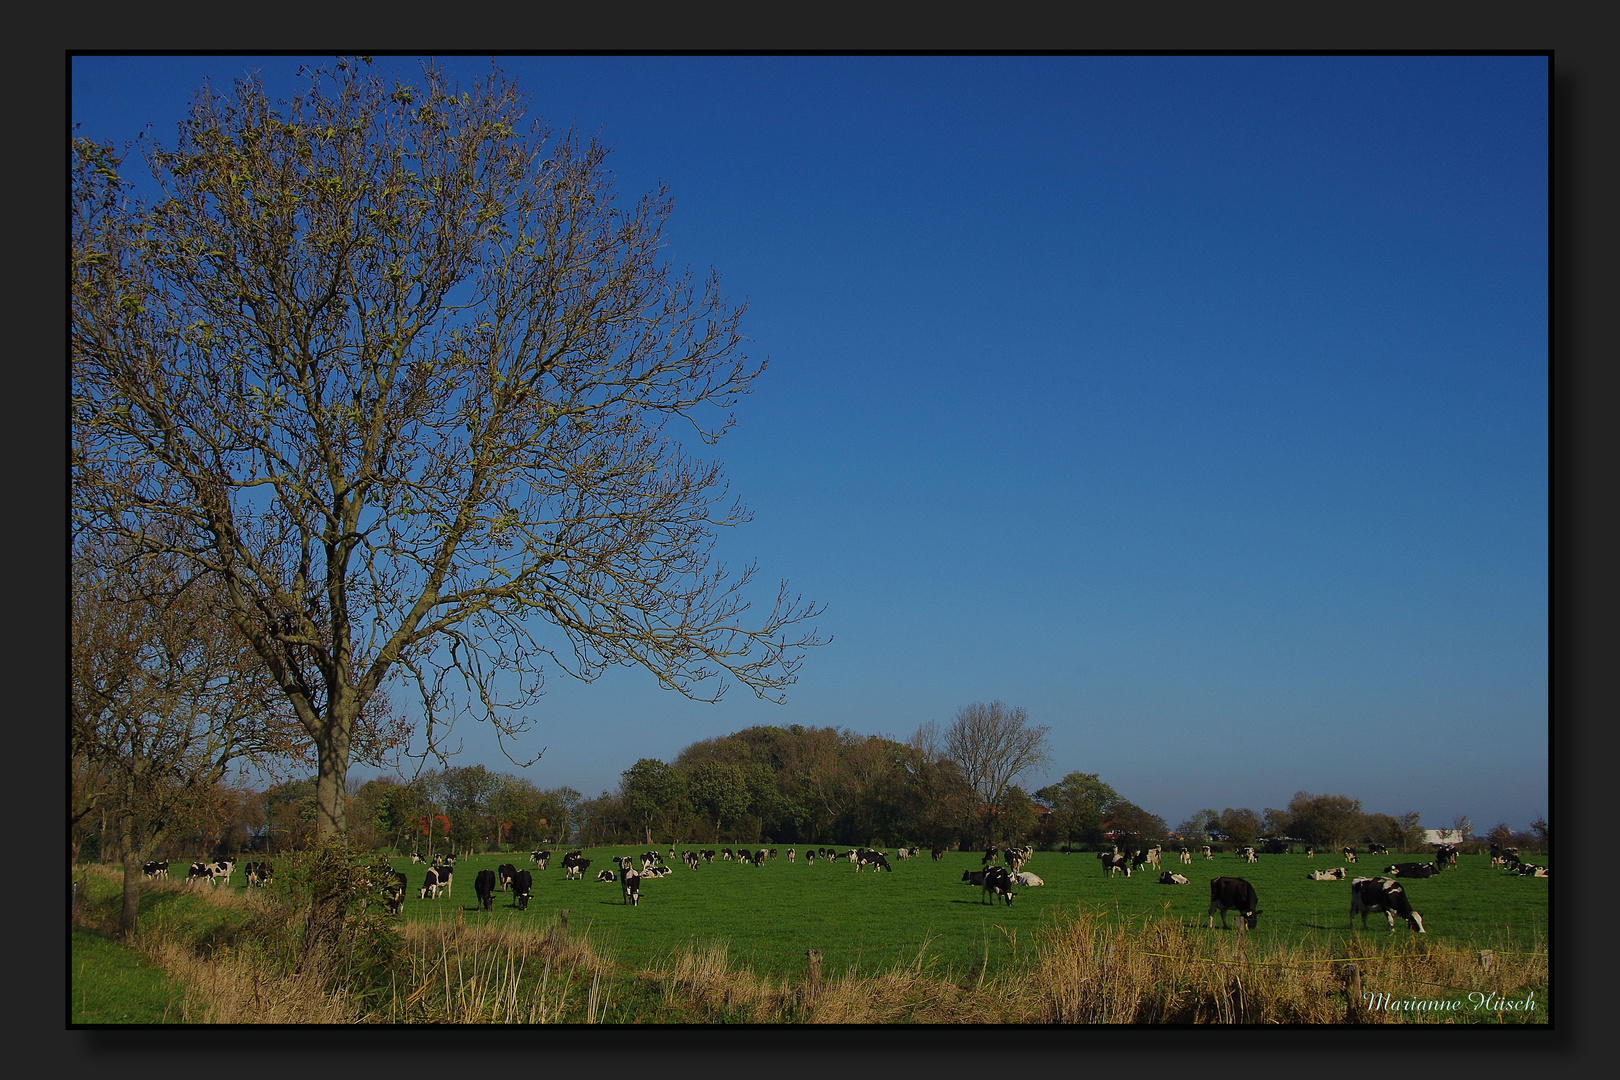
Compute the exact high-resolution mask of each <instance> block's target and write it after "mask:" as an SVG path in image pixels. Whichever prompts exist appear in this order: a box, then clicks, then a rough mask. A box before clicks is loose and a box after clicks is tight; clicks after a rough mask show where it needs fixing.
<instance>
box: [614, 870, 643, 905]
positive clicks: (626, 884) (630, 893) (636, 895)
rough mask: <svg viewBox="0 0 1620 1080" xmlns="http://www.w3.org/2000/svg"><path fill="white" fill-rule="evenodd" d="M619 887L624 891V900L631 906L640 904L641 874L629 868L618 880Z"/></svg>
mask: <svg viewBox="0 0 1620 1080" xmlns="http://www.w3.org/2000/svg"><path fill="white" fill-rule="evenodd" d="M619 888H620V890H621V891H623V893H624V902H625V903H627V904H629V905H630V906H631V907H640V906H641V875H640V874H638V873H636V872H635V871H634V870H631V871H630V872H628V873H627V874H625V875H624V877H623V878H622V879H620V882H619Z"/></svg>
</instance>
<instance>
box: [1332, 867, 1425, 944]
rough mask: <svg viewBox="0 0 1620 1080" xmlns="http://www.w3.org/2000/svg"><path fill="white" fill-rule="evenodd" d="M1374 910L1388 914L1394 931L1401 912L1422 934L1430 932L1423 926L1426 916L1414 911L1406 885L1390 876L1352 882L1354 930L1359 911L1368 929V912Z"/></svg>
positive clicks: (1362, 925) (1410, 924) (1351, 899)
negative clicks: (1389, 877) (1396, 918)
mask: <svg viewBox="0 0 1620 1080" xmlns="http://www.w3.org/2000/svg"><path fill="white" fill-rule="evenodd" d="M1373 911H1382V912H1383V913H1384V917H1385V918H1386V919H1388V920H1389V928H1390V930H1391V931H1393V930H1394V929H1395V916H1397V915H1399V916H1400V917H1401V918H1403V919H1405V920H1406V923H1407V925H1408V926H1410V927H1411V928H1412V929H1413V930H1415V931H1417V932H1418V933H1420V934H1424V933H1427V932H1428V931H1426V930H1424V929H1423V916H1421V915H1419V914H1418V913H1417V912H1415V911H1413V910H1412V903H1411V901H1409V900H1408V899H1407V898H1406V890H1405V889H1404V888H1402V887H1401V886H1400V885H1398V884H1396V883H1395V882H1393V881H1390V880H1388V879H1386V878H1377V877H1373V878H1365V877H1364V878H1356V880H1354V881H1352V882H1351V883H1350V929H1352V930H1354V929H1355V928H1356V913H1357V912H1360V913H1361V928H1362V929H1363V930H1365V929H1367V915H1368V913H1369V912H1373Z"/></svg>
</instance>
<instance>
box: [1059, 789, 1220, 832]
mask: <svg viewBox="0 0 1620 1080" xmlns="http://www.w3.org/2000/svg"><path fill="white" fill-rule="evenodd" d="M1035 797H1036V798H1037V799H1039V800H1041V802H1043V803H1045V804H1046V805H1047V806H1050V807H1051V808H1052V824H1053V831H1054V833H1055V834H1056V835H1057V836H1058V837H1059V838H1061V839H1063V840H1066V841H1068V842H1070V843H1076V842H1079V843H1087V844H1100V843H1102V841H1103V822H1104V820H1105V819H1106V818H1107V816H1108V813H1109V811H1110V810H1111V809H1112V808H1113V806H1114V805H1115V804H1116V803H1119V802H1122V801H1123V800H1122V799H1121V798H1120V794H1119V792H1117V791H1115V790H1114V789H1113V787H1112V786H1111V785H1109V784H1106V783H1104V782H1103V781H1102V780H1101V778H1099V777H1098V775H1097V774H1096V773H1082V772H1072V773H1069V774H1068V775H1067V776H1065V777H1064V778H1063V779H1061V780H1059V781H1058V782H1057V783H1055V784H1051V785H1048V786H1047V787H1043V788H1041V789H1040V790H1039V791H1037V792H1035ZM1210 812H1211V813H1213V811H1210Z"/></svg>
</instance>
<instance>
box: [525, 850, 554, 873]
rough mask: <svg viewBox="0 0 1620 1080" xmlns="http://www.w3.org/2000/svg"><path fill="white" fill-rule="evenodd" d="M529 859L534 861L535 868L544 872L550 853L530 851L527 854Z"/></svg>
mask: <svg viewBox="0 0 1620 1080" xmlns="http://www.w3.org/2000/svg"><path fill="white" fill-rule="evenodd" d="M529 858H531V859H533V860H534V865H535V866H538V867H539V868H540V869H542V870H544V869H545V868H546V862H547V860H549V859H550V858H551V852H549V851H531V852H529Z"/></svg>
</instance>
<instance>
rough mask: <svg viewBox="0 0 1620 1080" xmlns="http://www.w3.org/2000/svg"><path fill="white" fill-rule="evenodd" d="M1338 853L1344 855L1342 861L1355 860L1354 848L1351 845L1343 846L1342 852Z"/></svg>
mask: <svg viewBox="0 0 1620 1080" xmlns="http://www.w3.org/2000/svg"><path fill="white" fill-rule="evenodd" d="M1340 854H1341V855H1343V856H1344V861H1345V862H1355V861H1356V849H1355V848H1353V847H1347V848H1345V849H1344V850H1343V851H1342V852H1340Z"/></svg>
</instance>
